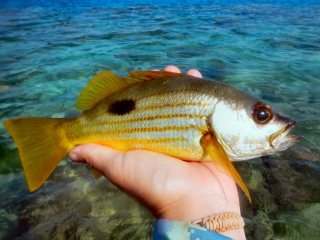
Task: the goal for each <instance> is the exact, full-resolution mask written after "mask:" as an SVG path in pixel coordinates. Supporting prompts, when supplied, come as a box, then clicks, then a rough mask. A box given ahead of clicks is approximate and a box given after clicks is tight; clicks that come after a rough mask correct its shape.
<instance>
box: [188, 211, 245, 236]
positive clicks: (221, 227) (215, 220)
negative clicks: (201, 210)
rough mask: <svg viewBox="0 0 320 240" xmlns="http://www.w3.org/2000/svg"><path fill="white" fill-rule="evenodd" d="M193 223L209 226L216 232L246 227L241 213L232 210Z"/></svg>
mask: <svg viewBox="0 0 320 240" xmlns="http://www.w3.org/2000/svg"><path fill="white" fill-rule="evenodd" d="M191 224H193V225H198V226H200V227H204V228H207V229H209V230H211V231H214V232H226V231H230V230H234V229H239V228H243V227H244V221H243V218H242V217H241V215H240V214H238V213H232V212H224V213H217V214H214V215H211V216H208V217H205V218H201V219H199V220H195V221H193V222H191Z"/></svg>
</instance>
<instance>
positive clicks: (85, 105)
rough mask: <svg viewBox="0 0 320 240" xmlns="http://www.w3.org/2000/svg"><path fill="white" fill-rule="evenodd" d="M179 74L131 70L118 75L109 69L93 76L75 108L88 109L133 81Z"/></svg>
mask: <svg viewBox="0 0 320 240" xmlns="http://www.w3.org/2000/svg"><path fill="white" fill-rule="evenodd" d="M179 76H182V74H180V73H172V72H166V71H135V72H131V73H130V75H129V76H128V77H119V76H117V75H116V74H114V73H112V72H110V71H105V72H101V73H98V74H97V75H96V76H94V77H93V78H92V79H91V80H90V81H89V82H88V84H87V86H85V87H84V89H83V90H82V91H81V93H80V96H79V97H78V100H77V103H76V108H78V109H80V110H87V109H90V108H92V107H93V106H94V105H96V104H97V103H98V102H99V101H101V100H102V99H103V98H105V97H107V96H109V95H111V94H112V93H115V92H116V91H118V90H120V89H123V88H125V87H127V86H129V85H131V84H134V83H138V82H143V81H147V80H152V79H158V78H164V77H179Z"/></svg>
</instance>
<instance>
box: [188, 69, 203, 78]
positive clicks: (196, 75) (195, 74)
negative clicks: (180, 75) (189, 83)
mask: <svg viewBox="0 0 320 240" xmlns="http://www.w3.org/2000/svg"><path fill="white" fill-rule="evenodd" d="M187 74H188V75H190V76H194V77H198V78H202V74H201V73H200V72H199V71H198V70H197V69H190V70H189V71H188V72H187Z"/></svg>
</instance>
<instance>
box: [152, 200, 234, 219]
mask: <svg viewBox="0 0 320 240" xmlns="http://www.w3.org/2000/svg"><path fill="white" fill-rule="evenodd" d="M221 212H235V213H238V214H240V205H239V202H238V201H237V200H236V201H232V200H229V201H228V200H226V199H224V198H220V199H219V198H217V197H216V196H206V197H204V196H193V197H185V198H181V199H179V200H178V201H175V202H173V203H170V204H169V205H167V206H165V207H163V208H162V209H160V211H158V213H156V217H159V218H164V219H171V220H179V221H184V222H190V221H194V220H196V219H200V218H204V217H207V216H209V215H212V214H217V213H221Z"/></svg>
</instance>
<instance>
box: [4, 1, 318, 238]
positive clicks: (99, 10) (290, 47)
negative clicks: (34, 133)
mask: <svg viewBox="0 0 320 240" xmlns="http://www.w3.org/2000/svg"><path fill="white" fill-rule="evenodd" d="M319 19H320V4H317V1H308V2H304V3H303V4H299V1H289V2H288V1H282V3H281V4H274V3H273V2H271V1H258V3H257V1H256V2H255V4H252V3H250V1H243V2H242V3H237V1H234V2H231V4H222V3H221V1H220V2H219V1H218V2H217V3H216V4H213V3H210V1H186V2H184V3H183V4H181V5H179V4H178V2H177V1H163V2H162V4H161V5H160V4H158V5H157V4H155V2H153V1H148V2H147V3H146V1H125V2H122V3H121V4H112V3H110V2H108V1H105V2H104V1H94V2H93V3H90V4H89V3H87V2H85V1H81V2H80V3H77V2H73V1H71V2H67V3H64V2H59V1H58V2H56V1H40V2H37V1H27V2H25V1H15V2H13V3H12V2H10V1H4V2H1V3H0V32H1V35H0V69H1V71H0V121H1V122H2V121H3V120H4V119H7V118H11V117H22V116H51V117H63V116H64V115H65V113H66V112H68V111H69V110H71V109H72V108H73V107H74V103H75V100H76V98H77V96H78V94H79V92H80V90H81V89H82V87H83V86H85V84H86V82H87V81H88V80H89V79H90V78H91V77H92V76H94V75H95V74H96V73H97V72H99V71H101V70H112V71H114V72H116V73H118V74H122V75H126V74H127V73H128V72H130V71H132V70H137V69H161V68H163V67H165V66H166V65H169V64H174V65H177V66H179V67H180V68H181V69H182V70H183V71H186V70H188V69H190V68H197V69H199V70H200V71H201V72H202V73H203V75H204V76H205V77H208V78H213V79H217V80H218V81H222V82H225V83H228V84H232V85H234V86H236V87H238V88H241V89H243V90H244V91H246V92H248V93H250V94H252V95H254V96H257V97H259V98H262V99H263V100H265V101H267V102H269V103H270V104H271V105H272V106H275V108H277V109H278V110H279V111H280V112H283V113H284V114H286V115H289V116H291V117H292V118H293V119H295V120H296V121H297V122H298V127H297V129H296V132H297V133H299V134H301V135H303V136H304V137H305V138H307V139H309V140H308V141H307V140H304V141H302V142H301V143H300V144H299V146H298V147H295V148H293V149H291V150H288V151H286V152H284V153H282V154H280V155H276V156H272V157H265V158H259V159H256V160H252V161H249V162H247V163H243V164H239V165H238V168H239V170H240V172H241V174H242V175H243V176H244V178H245V180H246V182H248V183H249V187H250V190H251V191H252V193H253V199H256V201H254V203H253V205H248V203H246V202H245V200H244V201H243V214H244V216H246V218H247V222H248V225H247V228H246V232H247V236H248V239H271V238H272V239H290V238H291V239H292V238H293V237H294V238H295V239H297V238H306V237H308V239H317V238H319V236H320V230H319V229H320V228H319V227H320V218H319V216H320V189H319V177H318V176H319V174H320V165H319V163H318V161H320V157H319V150H320V119H319V115H320V98H319V94H320V84H319V83H320V22H319ZM310 160H312V161H310ZM0 186H1V187H0V238H8V239H12V238H20V239H29V238H30V239H32V238H37V239H61V238H62V239H63V238H66V239H67V238H71V237H70V236H73V237H74V238H77V237H78V238H79V239H90V238H91V239H94V238H98V239H99V238H103V239H129V238H131V239H148V238H149V236H150V232H151V224H152V217H151V216H150V215H149V214H148V212H146V211H145V210H143V208H142V207H140V206H139V205H138V204H136V203H135V202H134V201H132V200H131V199H129V198H128V197H127V196H125V195H123V194H122V193H120V192H119V191H118V190H117V189H116V188H114V187H113V186H112V185H111V184H110V183H108V182H107V181H106V180H99V181H95V180H94V179H93V177H92V176H91V173H90V171H89V170H88V169H87V168H85V166H78V165H74V164H71V163H69V161H66V162H64V163H63V164H62V165H61V166H59V168H58V169H57V171H56V172H55V174H54V175H53V176H52V177H51V178H50V180H49V181H48V183H47V184H46V185H45V186H44V187H43V188H42V189H40V190H39V191H37V192H36V193H33V194H29V193H28V191H27V188H26V185H25V182H24V179H23V175H22V172H21V168H20V163H19V160H18V156H17V150H16V147H15V145H14V144H13V142H12V140H11V139H10V138H9V136H8V135H7V134H6V132H5V131H4V129H3V126H2V125H1V126H0ZM146 223H147V224H146Z"/></svg>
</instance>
